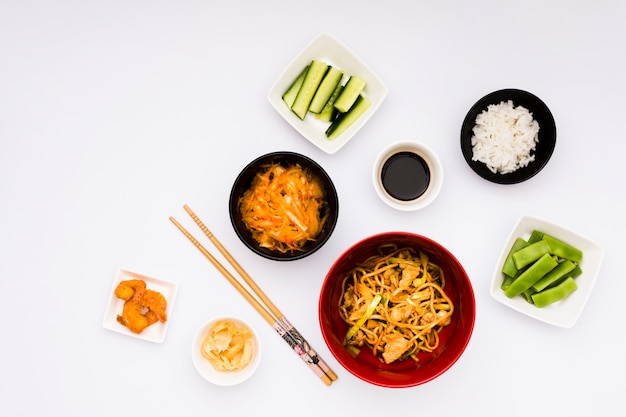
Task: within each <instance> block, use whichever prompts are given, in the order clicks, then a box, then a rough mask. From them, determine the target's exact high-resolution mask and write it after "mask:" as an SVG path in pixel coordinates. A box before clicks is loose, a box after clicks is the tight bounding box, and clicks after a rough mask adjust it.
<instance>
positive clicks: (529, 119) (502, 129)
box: [471, 100, 539, 174]
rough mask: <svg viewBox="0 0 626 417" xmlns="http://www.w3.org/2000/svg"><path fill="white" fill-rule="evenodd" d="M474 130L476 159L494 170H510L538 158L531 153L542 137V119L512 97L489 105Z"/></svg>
mask: <svg viewBox="0 0 626 417" xmlns="http://www.w3.org/2000/svg"><path fill="white" fill-rule="evenodd" d="M472 132H473V133H474V135H473V136H472V142H471V143H472V151H473V155H472V160H473V161H480V162H482V163H484V164H485V165H487V167H488V168H489V170H491V172H493V173H500V174H508V173H511V172H514V171H515V170H517V169H518V168H521V167H525V166H527V165H528V164H529V163H530V162H532V161H534V160H535V155H534V154H531V153H532V151H534V150H535V148H536V146H537V141H538V139H539V123H537V121H536V120H534V119H533V115H532V113H531V112H530V111H528V109H526V108H524V107H522V106H517V107H514V106H513V102H512V101H511V100H509V101H507V102H504V101H502V102H500V103H499V104H491V105H489V106H488V107H487V110H485V111H483V112H482V113H480V114H479V115H478V116H477V117H476V125H475V126H474V128H473V129H472Z"/></svg>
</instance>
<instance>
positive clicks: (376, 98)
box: [268, 33, 387, 154]
mask: <svg viewBox="0 0 626 417" xmlns="http://www.w3.org/2000/svg"><path fill="white" fill-rule="evenodd" d="M313 59H315V60H318V61H323V62H325V63H327V64H329V65H332V66H334V67H337V68H338V69H341V70H343V71H344V72H345V74H346V75H348V74H349V75H358V76H360V77H362V78H363V79H364V80H365V82H366V83H367V85H366V86H365V88H364V90H363V92H362V94H363V96H364V97H366V98H367V99H369V100H370V102H371V105H370V107H369V108H368V109H367V111H366V112H365V113H364V114H363V115H361V117H359V119H358V120H357V121H356V122H355V123H354V124H353V125H352V126H350V127H349V128H348V129H347V130H346V131H345V132H343V133H342V134H341V135H340V136H339V137H338V138H337V139H334V140H329V139H328V138H327V137H326V134H325V132H326V129H327V128H328V126H329V123H325V122H322V121H320V120H317V119H316V118H315V117H314V116H313V115H311V114H308V115H307V116H306V117H305V118H304V120H300V118H299V117H298V116H296V115H295V114H294V113H293V112H292V111H291V109H289V108H288V107H287V105H286V104H285V102H284V101H283V99H282V96H283V94H284V93H285V91H287V89H288V88H289V87H290V86H291V84H292V83H293V81H294V80H295V79H296V78H297V77H298V74H300V72H301V71H302V70H303V69H304V67H306V66H307V65H308V64H310V63H311V61H312V60H313ZM386 95H387V86H385V84H384V83H383V82H382V81H381V80H380V79H379V78H378V77H377V76H376V74H374V72H373V71H372V70H371V69H370V68H369V67H368V66H367V65H365V63H364V62H363V61H361V60H360V59H359V57H357V56H356V55H355V54H354V53H353V52H352V51H351V50H350V49H348V47H346V46H345V45H344V44H342V43H341V42H339V41H338V40H337V39H335V38H334V37H332V36H331V35H330V34H328V33H322V34H321V35H319V36H318V37H317V38H315V39H314V40H313V41H312V42H311V43H309V44H308V45H307V46H306V47H305V48H304V49H303V50H302V51H301V52H300V53H299V54H298V55H297V56H296V57H295V58H294V60H293V61H291V63H290V64H289V65H288V66H287V68H285V70H284V71H283V72H282V74H280V76H279V77H278V79H277V80H276V81H275V82H274V85H273V86H272V88H271V89H270V91H269V94H268V99H269V101H270V103H272V106H274V108H275V109H276V111H277V112H278V113H279V114H280V115H281V116H282V117H283V118H284V119H285V120H286V121H287V122H288V123H289V124H290V125H291V126H293V128H294V129H296V130H297V131H298V132H300V134H301V135H302V136H304V137H305V138H306V139H307V140H308V141H309V142H311V143H312V144H313V145H315V146H317V147H318V148H320V149H321V150H323V151H324V152H326V153H328V154H334V153H335V152H337V151H338V150H339V149H341V148H342V147H343V146H344V145H345V144H346V143H348V141H349V140H350V139H352V137H353V136H354V135H355V134H356V133H357V132H358V131H359V130H360V129H361V128H362V127H363V126H364V125H365V123H366V122H367V121H368V120H369V119H370V117H372V115H373V114H374V113H375V112H376V110H377V109H378V107H380V105H381V103H382V102H383V100H384V99H385V97H386Z"/></svg>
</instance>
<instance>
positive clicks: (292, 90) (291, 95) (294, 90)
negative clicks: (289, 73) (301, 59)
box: [283, 65, 309, 108]
mask: <svg viewBox="0 0 626 417" xmlns="http://www.w3.org/2000/svg"><path fill="white" fill-rule="evenodd" d="M308 70H309V66H308V65H307V66H306V67H304V69H303V70H302V72H301V73H300V75H298V77H297V78H296V79H295V80H294V82H293V83H292V84H291V86H290V87H289V89H288V90H287V91H285V94H283V101H284V102H285V104H286V105H287V107H289V108H291V106H293V102H294V101H295V100H296V96H297V95H298V91H300V87H302V82H303V81H304V76H305V75H306V72H307V71H308Z"/></svg>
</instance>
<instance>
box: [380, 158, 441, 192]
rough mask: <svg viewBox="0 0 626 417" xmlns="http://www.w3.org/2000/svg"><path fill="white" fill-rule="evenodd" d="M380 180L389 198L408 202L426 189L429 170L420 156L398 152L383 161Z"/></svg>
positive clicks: (428, 181) (428, 180)
mask: <svg viewBox="0 0 626 417" xmlns="http://www.w3.org/2000/svg"><path fill="white" fill-rule="evenodd" d="M380 179H381V181H382V183H383V188H384V189H385V191H387V193H389V195H390V196H392V197H393V198H395V199H397V200H401V201H410V200H415V199H416V198H417V197H419V196H421V195H422V194H424V192H425V191H426V189H427V188H428V184H429V183H430V169H429V168H428V164H427V163H426V161H424V159H423V158H422V157H421V156H419V155H416V154H414V153H413V152H406V151H405V152H398V153H396V154H393V155H391V156H390V157H389V159H387V160H386V161H385V163H384V164H383V169H382V171H381V173H380Z"/></svg>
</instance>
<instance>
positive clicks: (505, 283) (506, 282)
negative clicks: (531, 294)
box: [500, 275, 515, 290]
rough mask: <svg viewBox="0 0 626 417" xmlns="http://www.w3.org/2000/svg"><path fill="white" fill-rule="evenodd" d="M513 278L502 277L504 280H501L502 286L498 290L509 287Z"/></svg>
mask: <svg viewBox="0 0 626 417" xmlns="http://www.w3.org/2000/svg"><path fill="white" fill-rule="evenodd" d="M514 279H515V278H513V277H509V276H506V275H505V276H504V280H502V285H500V289H501V290H506V289H507V288H508V287H509V285H511V283H512V282H513V280H514Z"/></svg>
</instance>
